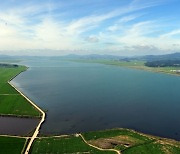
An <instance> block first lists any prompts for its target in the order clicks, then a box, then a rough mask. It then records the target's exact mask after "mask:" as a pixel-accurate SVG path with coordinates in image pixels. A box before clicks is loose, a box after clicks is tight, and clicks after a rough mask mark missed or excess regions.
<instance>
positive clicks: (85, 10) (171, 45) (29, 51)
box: [0, 0, 180, 56]
mask: <svg viewBox="0 0 180 154" xmlns="http://www.w3.org/2000/svg"><path fill="white" fill-rule="evenodd" d="M179 6H180V1H179V0H148V1H147V0H121V1H117V0H90V1H87V0H38V1H37V0H30V1H24V0H6V1H1V5H0V38H1V41H0V54H6V55H46V56H48V55H66V54H109V55H110V54H111V55H121V56H133V55H147V54H167V53H174V52H179V51H180V20H179V14H180V9H179Z"/></svg>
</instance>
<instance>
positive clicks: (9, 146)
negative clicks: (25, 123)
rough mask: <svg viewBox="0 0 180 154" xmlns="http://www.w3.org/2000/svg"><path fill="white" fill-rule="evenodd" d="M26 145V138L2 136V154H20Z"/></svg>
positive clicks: (0, 141) (0, 147) (0, 138)
mask: <svg viewBox="0 0 180 154" xmlns="http://www.w3.org/2000/svg"><path fill="white" fill-rule="evenodd" d="M25 143H26V139H25V138H16V137H4V136H0V153H1V154H20V153H21V151H22V149H23V147H24V144H25Z"/></svg>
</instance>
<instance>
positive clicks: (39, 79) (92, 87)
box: [12, 59, 180, 140]
mask: <svg viewBox="0 0 180 154" xmlns="http://www.w3.org/2000/svg"><path fill="white" fill-rule="evenodd" d="M21 64H24V65H27V66H29V67H30V68H29V69H28V70H27V71H26V72H24V73H22V74H20V75H19V76H18V77H16V78H15V79H14V80H13V81H12V82H13V84H14V85H16V86H17V87H18V89H20V90H21V91H22V92H23V93H25V94H26V95H27V96H28V97H29V98H31V99H32V100H33V101H34V102H35V103H36V104H37V105H38V106H40V107H41V108H42V109H44V110H48V111H47V118H46V122H45V123H44V124H43V125H42V129H41V133H43V134H71V133H76V132H86V131H94V130H102V129H108V128H115V127H124V128H132V129H135V130H138V131H141V132H144V133H148V134H152V135H158V136H162V137H169V138H174V139H177V140H180V112H179V111H180V93H179V90H180V77H178V76H172V75H167V74H160V73H153V72H146V71H142V70H133V69H128V68H123V67H116V66H108V65H102V64H88V63H75V62H68V61H55V60H54V61H53V60H41V59H39V60H38V61H37V60H36V61H35V60H29V61H24V62H22V63H21Z"/></svg>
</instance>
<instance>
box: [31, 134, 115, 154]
mask: <svg viewBox="0 0 180 154" xmlns="http://www.w3.org/2000/svg"><path fill="white" fill-rule="evenodd" d="M31 153H32V154H36V153H37V154H39V153H59V154H65V153H79V154H81V153H90V154H96V153H97V154H101V153H102V154H115V152H113V151H112V152H111V151H100V150H98V149H95V148H93V147H90V146H89V145H87V144H86V143H84V142H83V140H82V138H81V137H79V136H78V137H76V136H67V137H47V138H46V137H45V138H39V139H36V140H35V142H34V144H33V146H32V150H31Z"/></svg>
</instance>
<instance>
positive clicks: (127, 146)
mask: <svg viewBox="0 0 180 154" xmlns="http://www.w3.org/2000/svg"><path fill="white" fill-rule="evenodd" d="M82 135H83V136H84V139H85V140H86V141H87V142H88V144H90V145H94V146H95V147H97V148H100V149H115V150H118V151H119V152H120V153H122V154H139V153H142V154H143V153H144V154H157V153H158V154H178V153H180V143H179V142H177V141H175V140H170V139H164V138H159V137H154V136H150V135H145V134H141V133H138V132H135V131H132V130H129V129H112V130H104V131H95V132H88V133H83V134H82ZM31 153H32V154H35V153H62V154H63V153H90V154H94V153H107V154H109V153H116V152H113V151H100V150H98V149H95V148H93V147H90V146H89V145H87V144H86V143H85V142H84V141H83V140H82V138H81V137H80V136H75V135H74V136H72V135H71V136H67V137H40V138H38V139H36V140H35V142H34V144H33V146H32V149H31Z"/></svg>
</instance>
